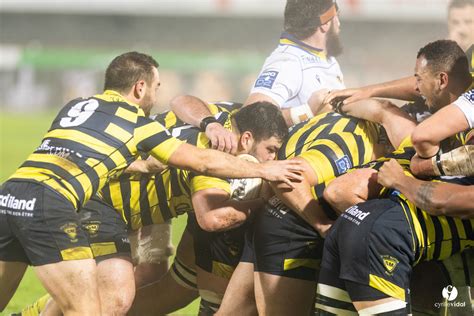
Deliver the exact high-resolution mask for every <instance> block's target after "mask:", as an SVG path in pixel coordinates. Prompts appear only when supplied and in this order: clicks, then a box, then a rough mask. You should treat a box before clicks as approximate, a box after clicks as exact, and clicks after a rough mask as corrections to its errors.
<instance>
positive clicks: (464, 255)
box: [451, 251, 474, 287]
mask: <svg viewBox="0 0 474 316" xmlns="http://www.w3.org/2000/svg"><path fill="white" fill-rule="evenodd" d="M468 256H469V254H468V252H467V251H465V252H462V253H461V258H462V265H463V267H464V269H463V270H464V281H465V282H466V285H469V286H470V287H472V286H473V285H474V284H471V273H472V271H471V269H469V266H470V264H469V259H468ZM451 284H452V283H451Z"/></svg>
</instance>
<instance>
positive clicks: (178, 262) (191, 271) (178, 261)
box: [174, 257, 196, 276]
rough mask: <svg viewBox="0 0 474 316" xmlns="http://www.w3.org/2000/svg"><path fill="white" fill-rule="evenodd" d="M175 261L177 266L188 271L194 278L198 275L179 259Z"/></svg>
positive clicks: (176, 258)
mask: <svg viewBox="0 0 474 316" xmlns="http://www.w3.org/2000/svg"><path fill="white" fill-rule="evenodd" d="M174 261H175V264H178V265H179V266H180V267H181V268H183V270H186V272H187V273H189V274H192V275H194V276H195V275H196V271H193V270H191V269H189V268H188V267H187V266H186V265H184V264H183V263H182V262H181V260H179V259H178V257H175V258H174Z"/></svg>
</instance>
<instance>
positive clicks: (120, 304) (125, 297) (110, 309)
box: [101, 293, 134, 315]
mask: <svg viewBox="0 0 474 316" xmlns="http://www.w3.org/2000/svg"><path fill="white" fill-rule="evenodd" d="M133 299H134V295H133V294H131V293H123V294H117V295H115V296H114V297H113V299H111V300H108V301H107V302H101V303H102V305H104V306H102V314H104V315H126V314H127V312H128V310H129V309H130V307H131V306H132V303H133Z"/></svg>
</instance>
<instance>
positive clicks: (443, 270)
mask: <svg viewBox="0 0 474 316" xmlns="http://www.w3.org/2000/svg"><path fill="white" fill-rule="evenodd" d="M435 263H436V264H437V266H438V267H439V268H440V270H441V273H442V274H443V275H444V277H445V278H446V279H447V281H448V284H453V280H452V279H451V274H449V270H448V269H447V268H446V266H445V265H444V264H443V262H442V261H435Z"/></svg>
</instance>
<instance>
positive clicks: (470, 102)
mask: <svg viewBox="0 0 474 316" xmlns="http://www.w3.org/2000/svg"><path fill="white" fill-rule="evenodd" d="M453 104H454V105H456V106H457V107H458V108H459V109H460V110H461V111H462V112H463V113H464V115H465V116H466V119H467V122H468V123H469V127H470V128H473V127H474V89H471V90H469V91H467V92H466V93H464V94H463V95H461V96H460V97H459V98H458V99H457V100H456V101H454V102H453Z"/></svg>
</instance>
